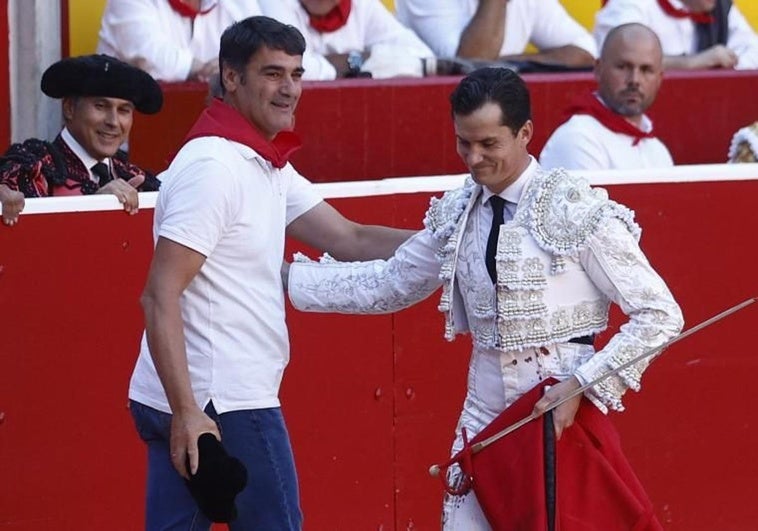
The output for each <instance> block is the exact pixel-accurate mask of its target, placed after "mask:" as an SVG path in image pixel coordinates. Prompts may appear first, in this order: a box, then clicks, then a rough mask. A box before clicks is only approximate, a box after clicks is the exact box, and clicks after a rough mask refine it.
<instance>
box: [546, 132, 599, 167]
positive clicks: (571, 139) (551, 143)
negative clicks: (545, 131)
mask: <svg viewBox="0 0 758 531" xmlns="http://www.w3.org/2000/svg"><path fill="white" fill-rule="evenodd" d="M540 165H541V166H542V167H544V168H548V169H552V168H566V169H567V170H607V169H609V168H611V166H612V165H611V161H610V160H609V158H608V151H607V149H606V148H605V147H604V146H603V145H602V143H601V142H600V141H599V140H598V139H597V138H595V137H593V136H592V135H590V134H588V133H587V131H586V129H584V128H581V127H574V126H572V124H571V120H569V121H568V122H566V123H564V124H563V125H561V126H560V127H558V129H556V130H555V131H554V132H553V134H552V135H550V138H548V139H547V142H545V147H543V148H542V153H540Z"/></svg>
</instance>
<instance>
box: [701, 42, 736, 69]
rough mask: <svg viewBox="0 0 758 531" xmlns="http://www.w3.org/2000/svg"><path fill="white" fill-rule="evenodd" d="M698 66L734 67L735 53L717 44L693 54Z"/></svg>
mask: <svg viewBox="0 0 758 531" xmlns="http://www.w3.org/2000/svg"><path fill="white" fill-rule="evenodd" d="M695 60H696V61H697V63H698V65H699V67H700V68H734V67H735V66H737V62H738V60H739V59H738V58H737V54H736V53H734V52H733V51H732V50H730V49H729V48H727V47H726V46H724V45H723V44H717V45H715V46H711V47H710V48H708V49H707V50H703V51H702V52H700V53H698V54H696V55H695Z"/></svg>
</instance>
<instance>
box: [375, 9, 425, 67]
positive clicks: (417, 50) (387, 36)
mask: <svg viewBox="0 0 758 531" xmlns="http://www.w3.org/2000/svg"><path fill="white" fill-rule="evenodd" d="M364 2H365V4H366V6H365V9H366V11H367V13H366V30H365V35H366V42H365V45H366V47H368V48H371V47H373V46H375V45H377V44H388V45H394V46H397V47H398V48H404V49H405V51H406V53H407V54H411V55H413V56H415V57H418V58H421V57H430V56H432V55H433V53H432V50H430V49H429V47H428V46H427V45H426V44H424V43H423V42H422V41H421V39H419V38H418V36H417V35H416V34H415V33H413V32H412V31H411V30H410V29H408V28H406V27H405V26H404V25H403V24H401V23H400V21H398V20H397V19H396V18H395V16H394V15H393V14H392V13H390V12H389V11H388V10H387V8H386V7H384V5H383V4H381V3H380V2H376V1H374V0H364Z"/></svg>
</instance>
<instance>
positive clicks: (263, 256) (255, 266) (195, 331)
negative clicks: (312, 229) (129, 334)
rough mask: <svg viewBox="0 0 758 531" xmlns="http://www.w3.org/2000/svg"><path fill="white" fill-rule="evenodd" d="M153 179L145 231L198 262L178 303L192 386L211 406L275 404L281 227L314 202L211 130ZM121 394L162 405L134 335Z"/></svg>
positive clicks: (282, 333) (289, 177)
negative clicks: (133, 354) (156, 183)
mask: <svg viewBox="0 0 758 531" xmlns="http://www.w3.org/2000/svg"><path fill="white" fill-rule="evenodd" d="M160 179H161V181H162V184H161V189H160V192H159V194H158V201H157V204H156V208H155V219H154V229H153V232H154V234H153V235H154V238H155V239H156V241H157V239H158V237H163V238H167V239H169V240H172V241H174V242H177V243H179V244H181V245H184V246H186V247H189V248H190V249H193V250H195V251H197V252H199V253H201V254H203V255H204V256H206V257H207V258H206V261H205V263H204V264H203V266H202V267H201V269H200V271H199V272H198V274H197V275H196V276H195V278H193V279H192V281H191V282H190V284H189V285H188V286H187V288H186V289H185V291H184V293H183V294H182V296H181V300H180V304H181V310H182V318H183V320H184V334H185V344H186V350H187V362H188V364H189V372H190V379H191V383H192V391H193V393H194V395H195V400H196V401H197V404H198V405H199V406H200V407H201V408H204V407H205V406H206V405H207V404H208V402H209V401H210V400H213V404H214V407H215V408H216V410H217V411H218V412H219V413H224V412H227V411H234V410H240V409H259V408H268V407H277V406H279V398H278V393H279V385H280V383H281V379H282V374H283V372H284V368H285V367H286V365H287V362H288V361H289V338H288V336H287V326H286V324H285V310H284V291H283V287H282V281H281V273H280V271H281V265H282V260H283V257H284V237H285V229H286V226H287V224H289V223H290V222H292V221H293V220H294V219H296V218H297V217H299V216H300V215H302V214H303V213H305V212H307V211H308V210H310V209H311V208H313V207H314V206H316V205H317V204H318V203H319V202H320V201H321V200H322V199H321V197H319V196H318V194H317V193H316V192H315V190H314V188H313V186H312V185H311V183H309V182H308V181H307V180H306V179H305V178H304V177H302V176H301V175H300V174H298V173H297V172H296V171H295V169H294V168H293V167H292V166H291V165H290V164H287V165H286V166H285V167H284V168H282V169H280V170H278V169H276V168H274V167H273V166H271V164H270V163H268V162H267V161H265V160H264V159H263V158H262V157H261V156H260V155H258V154H257V153H256V152H255V151H253V150H252V149H251V148H249V147H247V146H245V145H242V144H239V143H236V142H232V141H230V140H226V139H224V138H220V137H201V138H197V139H194V140H192V141H190V142H188V143H187V144H186V145H185V146H184V147H183V148H182V149H181V151H179V154H178V155H177V157H176V158H175V159H174V161H173V162H172V163H171V166H170V167H169V168H168V169H167V170H166V171H165V172H163V173H162V174H161V175H160ZM129 398H131V399H132V400H136V401H137V402H140V403H142V404H145V405H147V406H150V407H152V408H155V409H158V410H160V411H165V412H170V408H169V404H168V400H167V399H166V394H165V392H164V390H163V386H162V385H161V382H160V380H159V378H158V374H157V372H156V370H155V366H154V365H153V361H152V358H151V356H150V352H149V348H148V345H147V340H146V337H145V336H144V335H143V338H142V346H141V351H140V354H139V358H138V360H137V365H136V367H135V369H134V373H133V374H132V379H131V383H130V387H129Z"/></svg>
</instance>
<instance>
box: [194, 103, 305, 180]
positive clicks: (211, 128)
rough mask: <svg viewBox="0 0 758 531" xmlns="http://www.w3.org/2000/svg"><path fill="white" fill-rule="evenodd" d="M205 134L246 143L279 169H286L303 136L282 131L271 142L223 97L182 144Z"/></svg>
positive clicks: (201, 115) (210, 107)
mask: <svg viewBox="0 0 758 531" xmlns="http://www.w3.org/2000/svg"><path fill="white" fill-rule="evenodd" d="M201 136H220V137H222V138H226V139H228V140H233V141H234V142H239V143H240V144H244V145H246V146H248V147H250V148H252V149H253V150H255V151H256V152H257V153H258V154H259V155H260V156H261V157H263V158H264V159H266V160H267V161H269V162H270V163H271V164H272V165H273V166H274V167H275V168H283V167H284V166H285V164H287V160H288V159H289V157H290V155H292V153H294V152H295V151H297V150H298V149H299V148H300V146H301V143H300V138H298V136H297V135H296V134H295V133H293V132H292V131H282V132H281V133H279V134H278V135H276V136H275V137H274V139H273V140H272V141H270V142H269V140H268V139H266V138H265V137H264V136H263V135H262V134H261V132H260V131H258V129H256V128H255V127H254V126H253V125H252V124H251V123H250V122H248V121H247V120H246V119H245V118H244V117H243V116H242V115H241V114H240V113H239V112H237V110H236V109H235V108H234V107H232V106H230V105H228V104H227V103H224V101H223V100H221V99H219V98H215V99H214V100H213V102H211V104H210V105H209V106H208V107H207V108H206V109H205V110H204V111H203V112H202V113H201V114H200V117H199V118H198V119H197V121H196V122H195V125H193V126H192V129H190V132H189V133H187V136H186V137H185V138H184V142H183V143H182V144H186V143H187V142H189V141H190V140H192V139H193V138H198V137H201Z"/></svg>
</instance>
